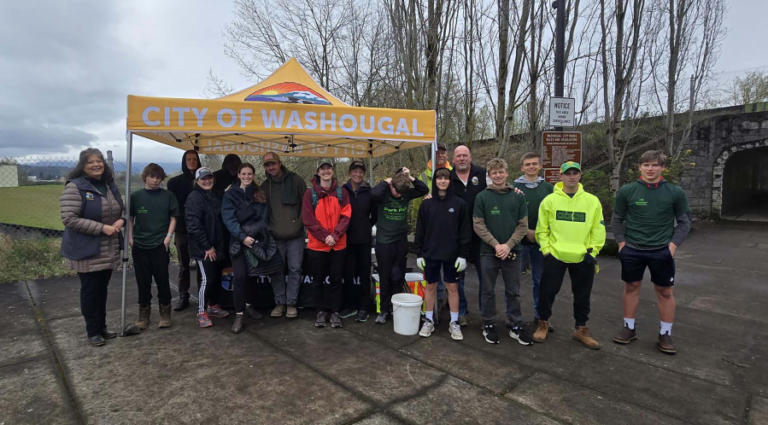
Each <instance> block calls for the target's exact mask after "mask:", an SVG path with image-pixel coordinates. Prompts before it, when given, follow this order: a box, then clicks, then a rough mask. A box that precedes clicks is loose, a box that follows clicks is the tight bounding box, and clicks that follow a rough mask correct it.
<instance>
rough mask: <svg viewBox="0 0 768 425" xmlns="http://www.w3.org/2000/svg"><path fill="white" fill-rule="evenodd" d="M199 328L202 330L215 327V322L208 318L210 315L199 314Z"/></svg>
mask: <svg viewBox="0 0 768 425" xmlns="http://www.w3.org/2000/svg"><path fill="white" fill-rule="evenodd" d="M197 326H199V327H201V328H210V327H211V326H213V322H211V319H210V318H209V317H208V313H205V312H203V313H197Z"/></svg>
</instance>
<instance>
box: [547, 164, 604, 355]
mask: <svg viewBox="0 0 768 425" xmlns="http://www.w3.org/2000/svg"><path fill="white" fill-rule="evenodd" d="M580 180H581V166H580V165H579V163H577V162H573V161H568V162H565V163H563V165H561V166H560V183H557V184H556V185H555V189H554V192H552V193H551V194H549V195H547V197H546V198H544V200H543V201H542V202H541V206H540V207H539V222H538V223H537V225H536V241H537V242H538V243H539V246H541V253H542V254H543V255H544V264H543V266H544V267H543V269H544V273H543V274H542V277H541V288H540V292H539V305H538V310H539V321H538V324H537V327H536V331H535V332H534V334H533V340H534V341H535V342H544V340H546V339H547V332H548V331H549V317H550V316H551V315H552V304H554V302H555V296H556V295H557V293H558V292H559V291H560V286H561V285H562V284H563V277H565V271H566V270H568V275H569V276H570V277H571V290H572V291H573V317H574V319H575V320H576V330H575V332H574V333H573V339H575V340H577V341H579V342H581V343H582V344H584V345H585V346H586V347H587V348H591V349H593V350H597V349H599V348H600V343H599V342H597V340H595V339H594V338H593V337H592V336H591V335H590V334H589V328H587V326H586V324H587V320H588V319H589V299H590V296H591V294H592V281H593V280H594V277H595V265H596V263H597V260H596V258H597V254H598V253H599V252H600V249H601V248H602V247H603V245H604V244H605V223H604V221H603V209H602V206H601V205H600V201H599V200H598V199H597V197H596V196H595V195H592V194H591V193H587V192H585V191H584V188H583V187H582V186H581V183H579V181H580Z"/></svg>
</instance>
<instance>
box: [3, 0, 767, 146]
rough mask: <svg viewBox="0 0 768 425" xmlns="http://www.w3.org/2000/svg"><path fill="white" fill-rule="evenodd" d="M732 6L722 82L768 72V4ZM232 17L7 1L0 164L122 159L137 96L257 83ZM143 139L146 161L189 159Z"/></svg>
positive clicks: (172, 1)
mask: <svg viewBox="0 0 768 425" xmlns="http://www.w3.org/2000/svg"><path fill="white" fill-rule="evenodd" d="M727 4H728V9H727V11H726V13H727V16H726V26H727V36H726V39H725V42H724V43H723V46H722V52H721V56H720V59H719V62H718V65H717V72H718V73H719V76H720V78H721V79H732V78H734V77H736V76H739V75H742V74H743V73H745V72H746V71H749V70H766V69H768V51H766V49H765V48H764V47H763V46H762V41H761V40H759V32H760V31H759V29H761V28H763V27H764V26H765V19H766V16H768V1H765V0H728V1H727ZM233 11H234V5H233V4H232V2H230V1H223V0H222V1H215V2H213V1H204V0H184V1H181V0H162V1H157V0H155V1H150V0H131V1H114V2H113V1H103V0H76V1H65V2H64V1H39V0H25V1H2V2H0V40H2V41H0V157H19V156H22V155H39V154H41V153H46V154H57V155H60V156H61V157H62V158H63V157H68V158H74V157H75V155H76V153H77V152H78V151H79V150H81V149H82V148H83V147H85V146H87V145H92V146H96V147H99V148H101V149H102V150H107V149H111V150H113V151H114V154H115V157H116V158H118V159H122V158H124V157H125V141H124V139H125V135H124V132H125V116H126V96H127V95H128V94H139V95H149V96H161V97H188V98H197V97H207V96H206V86H207V84H208V73H209V70H213V71H214V73H215V74H216V75H217V76H219V77H220V78H222V79H223V80H224V81H225V82H226V83H227V84H228V85H229V86H230V87H233V88H235V89H242V88H245V87H247V86H248V85H250V84H253V83H256V82H257V81H247V80H246V79H245V78H244V77H243V76H242V75H241V74H240V71H239V69H238V67H237V65H236V64H235V63H234V62H233V61H232V60H231V59H230V58H229V57H227V56H226V55H225V54H224V42H225V36H224V30H225V28H226V26H227V24H228V23H230V22H231V20H232V17H233ZM266 71H272V70H266ZM134 140H136V143H135V149H134V158H135V159H136V160H138V161H148V160H156V161H177V160H179V159H180V154H181V152H180V151H178V150H176V149H174V148H171V147H166V146H165V145H161V144H158V143H155V142H150V141H147V140H146V139H142V138H135V139H134Z"/></svg>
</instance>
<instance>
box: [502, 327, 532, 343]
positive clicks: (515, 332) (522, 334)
mask: <svg viewBox="0 0 768 425" xmlns="http://www.w3.org/2000/svg"><path fill="white" fill-rule="evenodd" d="M508 328H509V337H510V338H512V339H514V340H515V341H517V342H518V343H520V345H531V344H533V338H531V333H530V332H528V329H526V328H524V327H522V326H508Z"/></svg>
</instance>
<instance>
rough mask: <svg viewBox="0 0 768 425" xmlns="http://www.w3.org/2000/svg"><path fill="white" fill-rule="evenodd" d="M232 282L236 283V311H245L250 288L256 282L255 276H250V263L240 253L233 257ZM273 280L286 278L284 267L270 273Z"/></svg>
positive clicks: (234, 289)
mask: <svg viewBox="0 0 768 425" xmlns="http://www.w3.org/2000/svg"><path fill="white" fill-rule="evenodd" d="M232 274H233V275H234V276H233V279H232V282H233V284H234V288H233V292H232V301H233V302H234V304H235V313H242V312H244V311H245V300H246V299H247V298H248V295H247V294H248V289H249V288H251V289H253V287H254V285H256V282H254V280H255V277H252V276H248V263H247V260H246V259H245V255H239V256H237V257H233V258H232ZM268 277H269V279H270V280H271V281H278V282H279V281H281V280H283V279H284V276H283V270H282V267H281V268H280V270H278V271H276V272H274V273H271V274H269V275H268Z"/></svg>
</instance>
